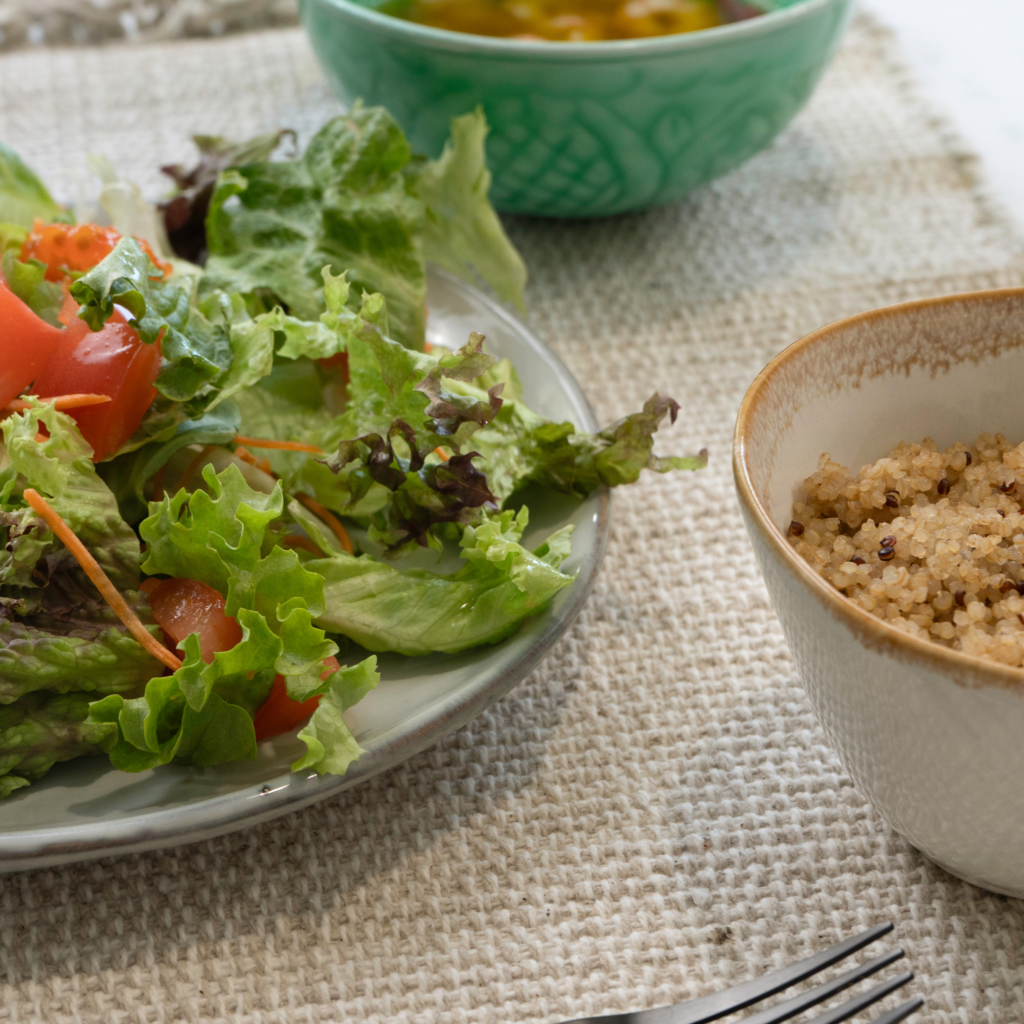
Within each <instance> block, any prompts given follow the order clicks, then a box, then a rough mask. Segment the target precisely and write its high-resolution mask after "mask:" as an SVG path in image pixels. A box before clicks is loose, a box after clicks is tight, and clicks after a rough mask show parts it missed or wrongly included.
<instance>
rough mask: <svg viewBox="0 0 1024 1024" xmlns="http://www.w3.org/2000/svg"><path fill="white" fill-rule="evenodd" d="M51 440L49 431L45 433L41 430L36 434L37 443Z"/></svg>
mask: <svg viewBox="0 0 1024 1024" xmlns="http://www.w3.org/2000/svg"><path fill="white" fill-rule="evenodd" d="M49 440H50V435H49V434H48V433H44V432H43V431H42V430H40V431H39V433H37V434H36V444H44V443H45V442H46V441H49Z"/></svg>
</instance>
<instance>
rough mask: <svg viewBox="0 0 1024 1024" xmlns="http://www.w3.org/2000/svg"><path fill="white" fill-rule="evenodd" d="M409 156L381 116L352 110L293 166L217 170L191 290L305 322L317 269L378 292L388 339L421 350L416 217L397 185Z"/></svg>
mask: <svg viewBox="0 0 1024 1024" xmlns="http://www.w3.org/2000/svg"><path fill="white" fill-rule="evenodd" d="M411 159H412V153H411V152H410V150H409V146H408V143H407V142H406V140H405V137H404V135H403V134H402V131H401V129H400V128H399V127H398V125H397V124H396V123H395V121H394V120H393V118H392V117H391V116H390V114H388V113H387V112H386V111H384V110H383V109H381V108H364V107H361V106H359V105H357V106H356V107H354V108H353V109H352V110H351V111H350V112H349V113H347V114H344V115H342V116H340V117H336V118H334V119H333V120H331V121H329V122H328V123H327V124H326V125H324V127H323V128H322V129H321V130H320V131H319V132H318V133H317V135H316V136H315V137H314V138H313V140H312V141H311V142H310V144H309V147H308V149H307V150H306V152H305V153H304V154H303V156H302V157H300V158H299V159H298V160H293V161H278V162H256V163H251V164H247V165H245V166H243V167H239V168H236V169H234V170H230V171H227V172H226V173H224V174H222V175H221V177H220V179H219V181H218V183H217V186H216V188H215V190H214V193H213V196H212V199H211V201H210V210H209V214H208V215H207V219H206V230H207V245H208V249H209V258H208V260H207V263H206V272H205V273H204V275H203V278H202V281H201V283H200V294H201V295H202V296H203V297H205V296H207V295H209V294H211V293H212V292H213V291H215V290H220V291H224V292H240V293H243V294H259V293H261V292H269V293H271V294H272V295H273V296H274V297H275V298H276V299H277V300H278V301H280V302H283V303H284V305H285V306H286V307H287V309H288V312H289V313H290V314H291V315H292V316H295V317H298V318H300V319H302V320H307V321H315V320H316V319H317V318H318V317H319V315H320V314H321V313H322V312H323V309H324V306H323V298H322V296H321V294H320V274H321V270H322V268H323V267H324V266H325V265H326V266H330V267H331V269H332V271H333V272H334V273H336V274H341V273H343V272H345V271H349V272H350V274H351V278H352V281H353V283H354V284H356V285H357V286H359V288H360V289H362V290H365V291H368V292H380V293H382V294H383V295H384V296H385V297H386V299H387V303H388V308H389V310H390V312H391V318H392V329H393V333H394V335H395V337H397V338H398V339H399V340H401V341H403V342H404V343H405V344H409V345H412V346H414V347H418V348H422V346H423V334H424V300H425V297H426V275H425V272H424V268H423V256H422V248H421V245H420V241H419V233H420V231H421V229H422V224H423V219H424V215H423V206H422V204H421V203H420V202H419V201H418V200H417V199H416V198H414V197H413V196H411V195H410V194H409V192H408V189H407V180H406V176H405V173H404V171H405V168H406V166H407V165H408V164H409V162H410V160H411Z"/></svg>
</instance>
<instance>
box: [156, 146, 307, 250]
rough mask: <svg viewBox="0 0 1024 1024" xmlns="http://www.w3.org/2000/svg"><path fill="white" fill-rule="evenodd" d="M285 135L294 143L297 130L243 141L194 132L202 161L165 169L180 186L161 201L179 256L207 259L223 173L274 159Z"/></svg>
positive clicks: (168, 232)
mask: <svg viewBox="0 0 1024 1024" xmlns="http://www.w3.org/2000/svg"><path fill="white" fill-rule="evenodd" d="M285 138H291V140H292V141H293V142H294V141H295V133H294V132H292V131H289V130H288V129H283V130H280V131H276V132H267V133H266V134H265V135H257V136H256V137H255V138H252V139H246V140H244V141H243V142H232V141H230V140H229V139H224V138H222V137H221V136H219V135H193V136H192V141H193V142H194V143H195V145H196V148H197V149H198V150H199V163H197V164H196V165H195V166H194V167H192V168H190V169H186V168H185V167H183V166H182V165H181V164H173V165H170V166H167V167H162V168H161V170H162V171H163V172H164V174H166V175H168V176H169V177H171V178H173V179H174V184H175V186H176V188H175V191H174V193H173V194H172V195H171V196H170V198H168V199H166V200H164V201H163V202H162V203H161V204H160V210H161V213H162V214H163V218H164V226H165V228H166V229H167V234H168V237H169V239H170V242H171V245H172V246H173V248H174V251H175V252H176V253H177V254H178V255H179V256H181V257H183V258H184V259H186V260H191V261H192V262H193V263H201V262H203V261H204V260H205V257H206V214H207V211H208V210H209V208H210V198H211V196H212V195H213V188H214V185H215V184H216V182H217V178H218V176H219V175H220V173H221V172H222V171H226V170H228V169H229V168H232V167H241V166H244V165H245V164H252V163H260V162H262V161H264V160H268V159H270V155H271V154H272V153H273V152H274V150H275V149H277V148H278V146H279V145H280V144H281V141H282V140H283V139H285ZM142 237H143V238H145V237H146V236H145V235H143V236H142Z"/></svg>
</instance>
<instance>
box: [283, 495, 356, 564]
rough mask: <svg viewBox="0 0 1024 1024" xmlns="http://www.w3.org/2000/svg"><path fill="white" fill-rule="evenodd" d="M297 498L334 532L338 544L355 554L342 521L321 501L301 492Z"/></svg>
mask: <svg viewBox="0 0 1024 1024" xmlns="http://www.w3.org/2000/svg"><path fill="white" fill-rule="evenodd" d="M295 497H296V498H298V499H299V501H301V502H302V504H303V505H305V506H306V508H308V509H309V511H310V512H312V513H313V515H315V516H319V517H320V518H321V519H322V520H323V521H324V522H325V523H326V524H327V525H328V526H329V527H330V528H331V529H332V530H333V531H334V536H335V537H337V538H338V542H339V543H340V544H341V546H342V547H343V548H344V549H345V550H346V551H347V552H348V553H349V554H350V555H351V554H353V553H354V552H353V550H352V541H351V540H350V539H349V535H348V534H347V533H346V532H345V527H344V526H342V525H341V521H340V520H339V519H338V517H337V516H336V515H335V514H334V513H333V512H332V511H331V510H330V509H329V508H327V507H326V506H325V505H321V504H320V502H319V501H316V500H314V499H313V498H311V497H310V496H309V495H308V494H303V493H302V492H301V491H299V492H298V493H297V494H296V495H295Z"/></svg>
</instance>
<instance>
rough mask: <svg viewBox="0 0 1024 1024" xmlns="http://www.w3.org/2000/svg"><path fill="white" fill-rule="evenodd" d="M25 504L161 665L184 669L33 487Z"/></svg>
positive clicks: (27, 494)
mask: <svg viewBox="0 0 1024 1024" xmlns="http://www.w3.org/2000/svg"><path fill="white" fill-rule="evenodd" d="M25 500H26V501H27V502H28V503H29V505H31V506H32V508H33V509H35V511H36V512H38V513H39V515H41V516H42V517H43V519H45V520H46V524H47V526H49V527H50V529H51V530H53V532H54V533H55V534H56V535H57V536H58V537H59V538H60V540H62V541H63V542H64V546H65V547H66V548H67V549H68V551H70V552H71V554H72V555H74V556H75V559H76V560H77V562H78V564H79V565H80V566H81V567H82V568H83V569H84V570H85V574H86V576H88V577H89V579H91V580H92V581H93V583H95V584H96V589H97V590H98V591H99V592H100V594H102V595H103V600H104V601H106V602H107V604H109V605H110V607H111V608H113V609H114V612H115V613H116V615H117V617H118V618H119V619H120V620H121V621H122V622H123V623H124V624H125V626H126V627H127V629H128V632H129V633H131V635H132V636H133V637H135V639H136V640H138V641H139V643H140V644H142V646H143V647H145V648H146V650H147V651H149V653H150V654H152V655H153V657H154V658H157V659H158V660H159V661H162V662H163V663H164V664H165V665H166V666H167V667H168V668H169V669H171V671H177V670H178V669H179V668H181V659H180V658H178V657H176V656H175V655H173V654H172V653H171V652H170V651H169V650H167V648H166V647H164V645H163V644H162V643H160V641H159V640H157V639H155V638H154V637H153V636H152V635H151V634H150V633H149V631H148V630H147V629H146V627H145V626H144V625H143V624H142V620H141V619H140V618H139V617H138V616H137V615H136V614H135V612H133V611H132V610H131V608H129V607H128V602H127V601H125V599H124V598H123V597H122V596H121V594H120V592H119V591H118V589H117V587H115V586H114V584H113V583H111V582H110V577H108V576H107V574H106V573H105V572H104V571H103V570H102V569H101V568H100V566H99V563H98V562H97V561H96V559H95V558H93V557H92V555H91V554H89V551H88V549H87V548H86V546H85V545H84V544H83V543H82V542H81V541H80V540H79V539H78V538H77V537H76V536H75V534H74V532H73V531H72V529H71V527H69V526H68V524H67V523H65V522H64V520H63V519H61V517H60V516H59V515H58V514H57V513H56V512H55V511H54V510H53V507H52V506H51V505H50V504H49V502H47V501H46V499H45V498H44V497H43V496H42V495H41V494H40V493H39V492H38V491H35V490H33V489H32V488H31V487H29V488H27V489H26V491H25Z"/></svg>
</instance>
